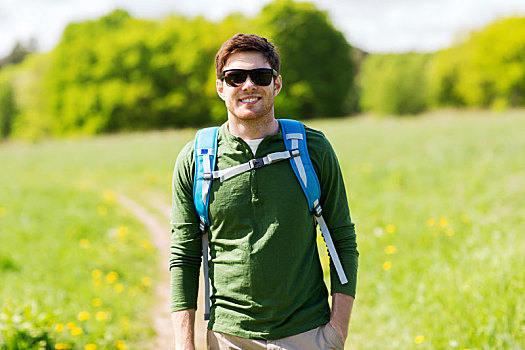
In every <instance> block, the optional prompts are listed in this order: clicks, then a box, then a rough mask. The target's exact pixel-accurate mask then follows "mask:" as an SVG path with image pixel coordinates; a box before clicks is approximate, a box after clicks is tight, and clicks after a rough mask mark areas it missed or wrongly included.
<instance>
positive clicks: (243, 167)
mask: <svg viewBox="0 0 525 350" xmlns="http://www.w3.org/2000/svg"><path fill="white" fill-rule="evenodd" d="M299 154H300V153H299V150H298V149H292V150H290V151H282V152H274V153H270V154H267V155H266V156H264V157H260V158H254V159H251V160H250V161H249V162H246V163H243V164H239V165H236V166H233V167H231V168H227V169H222V170H217V171H208V172H206V171H205V172H204V179H205V180H214V179H219V180H220V181H221V182H224V181H226V180H228V179H230V178H232V177H234V176H237V175H239V174H242V173H244V172H247V171H250V170H253V169H259V168H262V167H263V166H266V165H270V164H273V163H277V162H280V161H282V160H286V159H290V158H294V157H295V158H299V157H298V156H299Z"/></svg>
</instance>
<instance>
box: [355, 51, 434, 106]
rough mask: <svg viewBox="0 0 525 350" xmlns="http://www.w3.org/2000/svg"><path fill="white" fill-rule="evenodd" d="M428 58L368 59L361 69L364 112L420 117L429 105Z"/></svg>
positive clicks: (389, 56)
mask: <svg viewBox="0 0 525 350" xmlns="http://www.w3.org/2000/svg"><path fill="white" fill-rule="evenodd" d="M430 58H431V56H430V55H429V54H417V53H408V54H398V55H396V54H389V55H369V56H368V57H367V58H365V60H364V62H363V65H362V66H361V72H360V75H359V83H360V87H361V108H362V109H363V110H364V111H371V112H374V113H377V114H395V115H406V114H417V113H421V112H423V111H424V110H426V109H427V108H428V107H429V105H430V99H429V93H428V73H427V72H428V70H427V66H428V62H429V60H430Z"/></svg>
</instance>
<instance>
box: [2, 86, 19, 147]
mask: <svg viewBox="0 0 525 350" xmlns="http://www.w3.org/2000/svg"><path fill="white" fill-rule="evenodd" d="M17 113H18V108H17V106H16V102H15V94H14V89H13V86H12V85H11V83H10V82H4V83H0V136H1V137H2V138H4V139H5V138H7V137H8V136H9V134H11V131H12V129H13V122H14V120H15V118H16V115H17Z"/></svg>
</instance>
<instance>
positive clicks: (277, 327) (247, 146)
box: [170, 34, 358, 350]
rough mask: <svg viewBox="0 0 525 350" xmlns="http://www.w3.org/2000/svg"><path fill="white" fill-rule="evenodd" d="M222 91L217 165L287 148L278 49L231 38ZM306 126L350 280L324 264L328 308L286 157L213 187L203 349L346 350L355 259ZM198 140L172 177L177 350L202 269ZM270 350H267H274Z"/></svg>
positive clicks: (324, 156)
mask: <svg viewBox="0 0 525 350" xmlns="http://www.w3.org/2000/svg"><path fill="white" fill-rule="evenodd" d="M215 67H216V73H217V81H216V86H217V93H218V94H219V96H220V98H221V99H222V100H224V102H225V105H226V109H227V111H228V121H227V122H226V123H225V124H223V125H222V126H221V127H220V130H219V134H218V151H217V165H216V170H221V169H227V168H230V167H233V166H236V165H239V164H243V163H246V162H249V161H250V160H251V159H254V158H259V157H263V156H265V155H267V154H270V153H272V152H280V151H284V150H285V145H284V142H283V135H282V132H281V130H280V125H279V122H278V121H277V120H276V118H275V115H274V99H275V97H276V96H277V95H278V94H279V91H280V90H281V87H282V77H281V76H280V75H279V74H278V72H279V68H280V58H279V55H278V54H277V52H276V50H275V48H274V46H273V45H272V44H271V43H269V42H268V41H267V40H266V39H264V38H261V37H259V36H256V35H244V34H237V35H235V36H233V37H232V38H230V39H229V40H228V41H226V42H225V43H224V44H223V46H222V47H221V48H220V50H219V51H218V53H217V56H216V60H215ZM305 129H306V138H307V146H308V152H309V154H310V158H311V161H312V163H313V166H314V169H315V172H316V174H317V176H318V178H319V182H320V185H321V206H322V208H323V217H324V219H325V220H326V223H327V226H328V227H329V229H330V233H331V236H332V239H333V242H334V244H335V248H336V250H337V253H338V255H339V259H340V261H341V264H342V267H343V269H344V271H345V273H346V276H347V278H348V283H345V284H341V282H340V281H339V278H338V276H337V274H336V272H335V270H334V267H333V264H332V263H331V268H330V270H331V271H330V274H331V293H332V309H331V310H330V307H329V304H328V291H327V288H326V286H325V284H324V281H323V272H322V268H321V263H320V261H319V256H318V253H317V246H316V229H315V219H314V216H313V214H312V213H311V212H310V211H309V208H308V203H307V201H306V199H305V196H304V194H303V191H302V188H301V186H300V184H299V181H298V179H297V177H296V175H295V174H294V172H293V170H292V168H291V166H290V162H289V161H282V162H278V163H275V164H271V165H268V166H264V167H261V168H258V169H253V170H250V171H247V172H244V173H241V174H238V175H236V176H234V177H232V178H230V179H228V180H226V181H222V182H221V181H213V182H212V185H211V188H210V199H209V219H210V226H209V228H208V237H209V245H210V257H211V259H210V261H209V267H210V279H211V285H212V296H211V301H212V306H211V318H210V321H209V323H208V331H207V342H208V348H209V349H230V348H235V349H237V348H239V349H266V348H267V347H268V348H276V349H277V348H279V349H301V350H306V349H343V347H344V345H343V344H344V341H345V339H346V337H347V331H348V322H349V319H350V313H351V310H352V305H353V300H354V296H355V285H356V275H357V260H358V252H357V249H356V240H355V233H354V224H353V223H352V222H351V220H350V213H349V209H348V204H347V198H346V192H345V188H344V183H343V178H342V175H341V170H340V168H339V164H338V161H337V158H336V156H335V153H334V151H333V149H332V147H331V146H330V144H329V142H328V140H327V139H326V138H325V137H324V135H323V134H322V133H321V132H320V131H316V130H313V129H310V128H305ZM194 153H195V152H194V144H193V142H190V143H189V144H188V145H186V147H185V148H184V149H183V150H182V151H181V153H180V154H179V156H178V158H177V162H176V165H175V170H174V176H173V208H172V220H171V226H172V244H171V259H170V269H171V288H172V291H171V294H172V298H171V309H172V321H173V326H174V330H175V338H176V348H177V349H194V339H193V338H194V318H195V309H196V304H197V302H196V300H197V291H198V283H199V280H198V278H199V269H200V264H201V256H202V252H201V237H202V233H201V231H200V229H199V217H198V214H197V212H196V210H195V207H194V202H193V181H194V176H195V174H194V172H195V157H194ZM272 346H274V347H272Z"/></svg>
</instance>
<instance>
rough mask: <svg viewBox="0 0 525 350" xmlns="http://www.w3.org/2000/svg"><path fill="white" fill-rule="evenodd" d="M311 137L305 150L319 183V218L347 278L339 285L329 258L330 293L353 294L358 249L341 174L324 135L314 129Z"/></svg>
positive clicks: (333, 152) (355, 281)
mask: <svg viewBox="0 0 525 350" xmlns="http://www.w3.org/2000/svg"><path fill="white" fill-rule="evenodd" d="M310 130H312V129H310ZM311 139H312V140H310V139H308V144H309V147H308V151H309V153H310V157H311V159H312V163H313V165H314V168H315V170H316V173H317V174H318V177H319V182H320V185H321V207H322V209H323V217H324V219H325V221H326V224H327V226H328V229H329V230H330V234H331V236H332V240H333V242H334V245H335V248H336V250H337V254H338V255H339V259H340V260H341V265H342V266H343V270H344V271H345V274H346V277H347V278H348V283H346V284H344V285H343V284H341V282H340V281H339V276H338V275H337V272H336V270H335V267H334V265H333V262H332V260H331V259H330V286H331V293H332V294H333V293H343V294H348V295H351V296H352V297H355V292H356V283H357V266H358V257H359V252H358V251H357V242H356V234H355V225H354V223H353V222H352V220H351V218H350V209H349V206H348V199H347V194H346V189H345V184H344V180H343V174H342V172H341V167H340V166H339V161H338V160H337V156H336V154H335V151H334V149H333V148H332V146H331V145H330V142H329V141H328V140H327V139H326V137H324V135H323V134H322V133H321V132H319V131H317V132H316V133H315V134H314V135H312V137H311ZM311 141H312V142H311ZM310 144H311V145H312V146H313V147H311V146H310Z"/></svg>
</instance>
